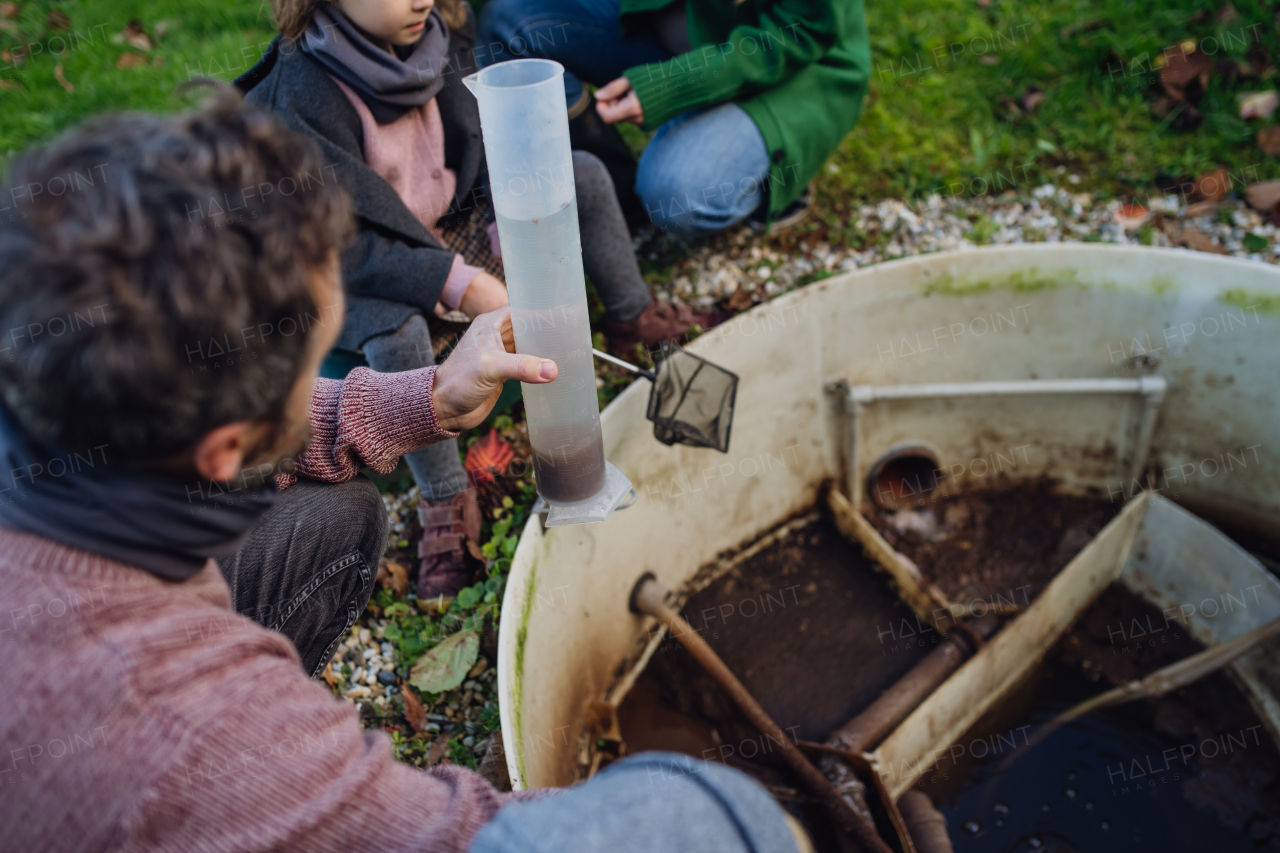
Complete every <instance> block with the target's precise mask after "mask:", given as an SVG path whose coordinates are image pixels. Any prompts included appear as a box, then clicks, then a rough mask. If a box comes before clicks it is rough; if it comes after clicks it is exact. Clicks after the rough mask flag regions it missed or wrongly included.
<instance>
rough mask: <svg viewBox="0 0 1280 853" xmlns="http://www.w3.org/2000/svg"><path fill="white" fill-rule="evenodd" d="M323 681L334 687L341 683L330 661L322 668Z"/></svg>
mask: <svg viewBox="0 0 1280 853" xmlns="http://www.w3.org/2000/svg"><path fill="white" fill-rule="evenodd" d="M324 681H325V683H326V684H328V685H329V686H330V687H334V688H336V687H338V686H339V685H341V684H342V679H341V678H339V677H338V674H337V673H336V672H334V671H333V664H332V663H330V664H329V665H328V666H326V667H325V668H324Z"/></svg>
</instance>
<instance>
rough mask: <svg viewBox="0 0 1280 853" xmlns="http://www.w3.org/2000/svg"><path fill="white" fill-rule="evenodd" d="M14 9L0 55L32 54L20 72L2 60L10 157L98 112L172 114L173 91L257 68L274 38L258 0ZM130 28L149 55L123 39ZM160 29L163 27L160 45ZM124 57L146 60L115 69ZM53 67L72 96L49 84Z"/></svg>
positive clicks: (45, 3)
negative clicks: (53, 16) (147, 40)
mask: <svg viewBox="0 0 1280 853" xmlns="http://www.w3.org/2000/svg"><path fill="white" fill-rule="evenodd" d="M18 10H19V16H18V18H16V19H0V50H7V51H9V53H10V54H13V53H15V52H18V53H27V52H29V53H30V59H29V60H28V61H26V62H23V63H22V64H21V65H18V64H16V63H14V62H13V61H6V60H4V59H2V58H0V81H7V83H8V85H7V86H6V85H5V84H4V82H0V152H2V154H3V155H4V156H6V157H7V156H10V155H12V154H13V153H15V152H16V151H21V150H22V149H24V148H26V147H28V146H30V145H32V144H35V143H38V142H42V141H44V140H46V139H49V138H50V137H52V136H54V135H56V134H57V133H58V132H59V131H61V130H63V129H65V128H67V127H69V126H71V125H73V124H75V123H76V122H79V121H81V120H83V119H85V118H88V117H89V116H92V115H95V114H97V113H101V112H105V111H110V110H154V111H159V112H167V111H171V110H174V109H177V108H179V107H180V106H182V105H183V103H184V101H183V100H181V99H179V98H176V97H175V96H174V90H175V89H176V88H177V87H178V86H179V85H181V84H182V83H184V82H186V81H187V80H189V79H191V78H194V77H200V76H206V75H207V76H213V77H219V78H221V79H231V78H233V77H235V76H236V75H237V74H239V73H241V72H243V71H244V70H246V69H247V68H248V67H250V66H251V65H252V64H253V63H254V62H256V61H257V59H258V57H259V56H260V55H261V53H262V50H263V48H264V47H265V45H266V43H267V42H269V41H270V40H271V38H272V36H273V35H274V30H275V27H274V25H273V24H272V22H271V15H270V10H269V7H268V6H266V5H264V4H261V3H259V2H256V0H247V1H246V0H147V2H142V0H92V2H88V1H87V0H67V2H53V0H22V1H21V2H19V3H18ZM55 10H56V11H60V12H62V13H63V14H65V15H66V16H67V18H69V19H70V24H69V26H68V28H66V29H57V28H54V27H51V26H50V24H49V19H48V16H49V13H50V12H52V11H55ZM134 19H136V20H137V21H139V22H140V23H141V24H142V26H143V28H144V29H145V30H146V32H147V33H148V34H149V35H150V37H151V38H152V39H153V41H155V44H154V47H153V49H151V50H149V51H147V50H139V49H137V48H134V47H131V46H130V45H128V44H126V43H124V40H123V39H121V38H119V34H120V33H121V32H122V31H123V30H124V29H125V27H126V26H127V25H128V23H129V22H130V21H131V20H134ZM162 21H163V22H166V24H167V26H166V27H165V28H164V35H163V36H162V37H161V38H159V39H158V40H156V39H155V36H156V28H157V24H159V23H160V22H162ZM113 37H115V38H113ZM117 42H118V43H117ZM28 45H30V47H29V48H26V49H25V50H24V46H28ZM125 53H133V54H139V55H141V56H144V57H145V64H144V65H138V66H135V67H132V68H117V67H116V63H117V61H118V60H119V59H120V56H121V55H122V54H125ZM59 63H61V65H62V68H63V76H64V77H65V78H66V79H67V81H68V82H69V83H71V85H72V86H74V87H75V91H74V92H68V91H66V90H65V89H64V88H63V86H62V85H61V84H60V83H59V82H58V80H57V78H56V77H55V73H54V72H55V68H56V67H57V66H58V64H59Z"/></svg>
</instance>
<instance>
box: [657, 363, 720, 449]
mask: <svg viewBox="0 0 1280 853" xmlns="http://www.w3.org/2000/svg"><path fill="white" fill-rule="evenodd" d="M654 372H655V374H656V376H655V378H654V382H653V390H652V391H651V392H650V394H649V413H648V417H649V420H651V421H653V436H654V438H656V439H658V441H661V442H662V443H663V444H666V445H672V444H688V445H691V446H693V447H714V448H715V449H716V450H719V451H720V452H721V453H725V452H728V450H729V429H730V427H732V426H733V403H734V399H735V398H736V397H737V394H738V376H737V374H734V373H730V372H729V371H727V370H725V369H724V368H722V367H717V366H716V365H714V364H712V363H711V362H709V361H707V360H706V359H703V358H699V357H698V356H696V355H693V354H691V353H688V352H685V351H684V350H682V349H681V348H680V347H678V346H675V345H673V344H667V343H664V344H663V345H662V350H661V352H660V353H659V361H658V366H657V369H656V370H655V371H654Z"/></svg>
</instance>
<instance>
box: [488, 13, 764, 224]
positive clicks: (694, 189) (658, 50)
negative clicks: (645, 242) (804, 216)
mask: <svg viewBox="0 0 1280 853" xmlns="http://www.w3.org/2000/svg"><path fill="white" fill-rule="evenodd" d="M618 8H619V0H489V2H488V3H486V4H485V6H484V9H483V10H482V11H481V13H480V24H479V32H478V34H477V37H476V63H477V64H478V65H479V66H480V67H484V66H486V65H492V64H493V63H495V62H501V61H503V60H507V59H517V58H522V57H539V58H542V59H554V60H555V61H556V62H559V63H560V64H561V65H563V66H564V67H565V75H564V88H565V101H566V104H567V105H573V104H576V103H577V102H578V101H579V99H580V98H581V97H582V94H583V92H584V89H583V84H584V82H585V83H590V84H592V85H595V86H603V85H604V84H605V83H608V82H609V81H611V80H615V79H617V78H618V77H620V76H622V72H623V71H625V70H626V69H628V68H630V67H632V66H634V65H642V64H644V63H648V62H658V61H661V60H664V59H669V58H670V57H671V54H670V52H668V51H667V49H666V48H665V47H663V45H662V43H661V42H660V41H659V40H658V38H657V36H656V35H655V34H653V33H651V32H638V33H636V34H635V35H633V36H630V37H627V38H623V36H622V34H621V31H620V29H619V24H618ZM593 108H594V107H588V109H593ZM768 174H769V152H768V150H767V148H766V147H765V144H764V137H762V136H761V135H760V130H759V129H758V128H757V127H756V125H755V122H753V121H752V120H751V118H750V116H748V115H747V114H746V112H745V111H743V109H742V108H741V107H739V106H738V105H737V104H734V103H723V104H718V105H716V106H713V107H707V108H703V109H698V110H692V111H690V112H687V113H685V114H683V115H680V116H677V117H676V118H673V119H672V120H671V121H669V122H667V123H666V124H664V125H662V126H661V127H660V128H658V131H657V133H655V134H654V135H653V138H652V139H651V140H650V141H649V145H648V147H647V148H645V150H644V153H643V154H642V155H641V157H640V166H639V170H638V172H637V175H636V186H635V191H636V194H637V195H639V196H640V199H641V200H642V201H643V202H644V205H645V207H646V209H648V211H649V218H651V219H652V220H653V221H654V223H656V224H657V225H658V226H659V227H660V228H663V229H664V230H669V231H671V232H673V233H674V234H676V235H677V236H680V237H684V238H686V239H690V238H693V237H698V236H701V235H704V234H711V233H714V232H716V231H720V230H723V229H725V228H728V227H729V226H731V225H735V224H737V223H738V222H741V221H742V220H743V219H745V218H747V217H748V216H749V215H751V213H752V212H753V211H755V209H756V208H757V207H759V206H760V205H761V204H762V203H764V201H765V199H766V195H767V194H766V190H765V188H766V186H767V178H768Z"/></svg>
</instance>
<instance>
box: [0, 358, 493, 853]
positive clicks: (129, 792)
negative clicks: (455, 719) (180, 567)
mask: <svg viewBox="0 0 1280 853" xmlns="http://www.w3.org/2000/svg"><path fill="white" fill-rule="evenodd" d="M434 379H435V368H434V367H428V368H425V369H423V370H417V371H411V372H407V373H396V374H379V373H373V372H372V371H369V370H366V369H363V368H362V369H358V370H355V371H353V372H352V373H351V375H350V376H349V377H348V378H347V379H346V380H344V381H342V382H335V381H333V380H325V379H322V380H320V381H319V384H318V387H317V393H316V395H315V400H314V402H313V404H312V410H311V421H312V427H313V429H314V439H313V440H312V442H311V445H310V447H309V448H308V449H307V451H306V453H305V454H303V456H302V457H301V458H300V459H299V472H300V473H302V474H304V475H305V476H309V477H316V478H319V479H322V480H329V481H340V480H344V479H347V478H349V477H351V476H353V475H354V474H355V472H356V471H357V470H358V467H359V466H360V465H361V464H365V465H368V466H370V467H372V468H374V469H375V470H388V469H389V468H390V467H391V466H392V465H394V463H395V458H396V457H397V456H398V455H399V454H400V453H402V452H403V451H404V450H408V449H413V448H417V447H420V446H423V445H425V444H429V443H431V442H433V441H437V440H439V439H441V438H443V437H445V436H448V435H453V433H449V432H447V431H445V430H442V429H441V428H440V426H439V424H438V423H437V421H436V417H435V413H434V409H433V408H432V405H431V389H432V384H433V382H434ZM0 649H3V650H4V655H3V660H4V665H3V666H0V743H3V750H2V751H0V832H2V833H3V835H2V836H0V849H4V850H14V851H41V853H56V852H57V851H72V850H130V851H162V850H163V851H169V850H171V851H175V853H177V852H178V851H181V853H189V851H226V853H231V851H249V850H278V851H284V850H297V851H307V853H311V852H312V851H334V853H338V852H339V851H341V853H347V851H354V850H377V851H396V850H403V851H458V853H461V851H465V850H466V849H467V847H468V846H469V845H470V843H471V840H472V838H473V836H474V835H475V833H476V832H477V831H478V830H479V828H480V827H481V826H482V825H483V824H484V823H486V822H487V821H488V820H490V819H491V818H492V817H493V816H494V814H495V812H497V810H498V809H499V808H501V807H502V806H503V805H504V804H505V803H507V802H510V800H511V798H512V797H511V795H503V794H499V793H498V792H496V791H495V790H494V789H493V788H492V787H491V786H489V785H488V784H487V783H486V782H485V781H484V780H483V779H481V778H480V777H479V776H478V775H477V774H475V773H472V772H470V771H467V770H462V769H459V768H457V767H440V768H435V769H433V770H431V771H427V772H421V771H418V770H415V769H413V768H410V767H408V766H406V765H403V764H400V763H398V762H396V761H395V760H394V759H393V758H392V754H391V744H390V741H389V740H388V739H387V736H386V735H384V734H381V733H369V732H364V731H362V730H361V727H360V723H359V721H358V719H357V717H356V712H355V708H354V707H353V706H352V705H350V704H348V703H346V702H343V701H341V700H338V699H335V698H334V697H333V695H332V694H331V693H330V692H329V691H328V690H327V689H325V688H324V687H323V686H322V685H320V684H317V683H316V682H314V681H312V680H311V679H309V678H308V677H307V676H306V675H305V674H304V673H303V671H302V667H301V664H300V661H299V659H298V655H297V652H295V651H294V648H293V646H292V644H291V643H290V642H289V641H288V640H287V639H286V638H285V637H284V636H282V635H280V634H277V633H274V632H272V631H268V630H267V629H265V628H263V627H261V626H260V625H258V624H257V623H255V622H252V621H250V620H249V619H246V618H244V617H241V616H239V615H237V614H236V613H235V612H234V611H232V609H231V599H230V594H229V592H228V589H227V585H226V582H225V581H224V580H223V578H222V575H221V574H220V573H219V571H218V569H217V567H216V565H215V564H214V563H213V562H212V561H210V562H209V563H208V565H207V566H205V568H204V570H203V571H201V572H200V573H199V574H197V575H195V576H194V577H192V578H191V579H190V580H187V581H185V582H183V583H170V582H166V581H163V580H161V579H159V578H157V577H155V576H153V575H151V574H148V573H147V572H144V571H141V570H139V569H134V568H130V567H129V566H126V565H122V564H120V563H116V562H112V561H111V560H107V559H104V558H102V557H98V556H95V555H92V554H88V553H85V552H83V551H77V550H73V549H71V548H67V547H64V546H62V545H59V544H57V543H54V542H51V541H49V540H46V539H41V538H38V537H35V536H31V535H28V534H24V533H15V532H11V531H3V530H0Z"/></svg>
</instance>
